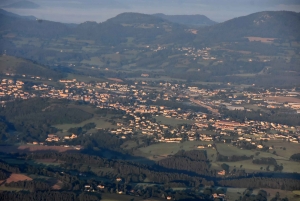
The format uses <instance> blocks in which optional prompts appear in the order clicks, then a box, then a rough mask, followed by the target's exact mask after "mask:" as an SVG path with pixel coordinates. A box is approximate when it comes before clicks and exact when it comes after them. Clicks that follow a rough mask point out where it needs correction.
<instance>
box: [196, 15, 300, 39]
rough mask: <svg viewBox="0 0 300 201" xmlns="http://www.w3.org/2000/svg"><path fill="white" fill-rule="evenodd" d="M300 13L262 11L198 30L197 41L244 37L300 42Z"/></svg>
mask: <svg viewBox="0 0 300 201" xmlns="http://www.w3.org/2000/svg"><path fill="white" fill-rule="evenodd" d="M299 24H300V13H296V12H291V11H264V12H258V13H254V14H250V15H247V16H243V17H238V18H234V19H231V20H228V21H226V22H223V23H219V24H216V25H214V26H211V27H207V28H205V29H204V28H202V29H199V32H198V33H199V35H198V39H200V40H205V39H206V40H209V41H234V40H237V39H242V38H244V37H266V38H281V39H282V38H285V39H294V40H300V34H299V33H300V26H299Z"/></svg>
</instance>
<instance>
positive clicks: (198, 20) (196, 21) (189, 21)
mask: <svg viewBox="0 0 300 201" xmlns="http://www.w3.org/2000/svg"><path fill="white" fill-rule="evenodd" d="M153 16H156V17H160V18H163V19H166V20H168V21H170V22H174V23H178V24H184V25H188V26H196V27H198V26H210V25H214V24H217V22H215V21H213V20H211V19H209V18H208V17H206V16H205V15H199V14H197V15H165V14H163V13H156V14H153Z"/></svg>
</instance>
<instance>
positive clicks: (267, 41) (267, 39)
mask: <svg viewBox="0 0 300 201" xmlns="http://www.w3.org/2000/svg"><path fill="white" fill-rule="evenodd" d="M246 38H248V40H249V41H250V42H253V41H259V42H262V43H272V42H273V41H274V40H275V39H276V38H262V37H246Z"/></svg>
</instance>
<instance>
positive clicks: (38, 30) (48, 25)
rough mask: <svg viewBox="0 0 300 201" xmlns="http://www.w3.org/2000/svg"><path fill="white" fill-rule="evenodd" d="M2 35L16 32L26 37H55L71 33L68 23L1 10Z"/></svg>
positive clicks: (0, 26)
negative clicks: (35, 18) (27, 16)
mask: <svg viewBox="0 0 300 201" xmlns="http://www.w3.org/2000/svg"><path fill="white" fill-rule="evenodd" d="M0 30H1V35H6V34H16V35H20V36H25V37H39V38H48V39H49V38H53V37H59V36H64V35H66V34H69V33H70V32H69V31H70V27H69V26H68V25H67V24H63V23H59V22H52V21H47V20H32V18H31V17H29V18H26V17H21V16H19V15H15V14H13V13H10V12H3V11H1V12H0Z"/></svg>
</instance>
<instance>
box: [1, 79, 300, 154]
mask: <svg viewBox="0 0 300 201" xmlns="http://www.w3.org/2000/svg"><path fill="white" fill-rule="evenodd" d="M38 79H40V78H38ZM59 83H61V84H63V85H64V88H63V89H56V88H55V87H53V86H50V85H47V84H39V85H36V84H35V85H33V86H32V87H31V90H29V91H25V90H24V82H23V81H20V80H16V81H14V80H13V79H2V81H1V85H0V97H1V98H2V106H3V107H5V102H6V101H11V100H13V99H28V98H34V97H48V98H58V99H68V100H71V101H83V102H86V103H89V104H92V105H95V106H96V107H97V108H109V109H114V110H122V111H124V112H125V113H126V114H127V115H129V116H131V120H128V121H126V122H117V128H116V129H110V130H109V132H110V133H111V134H113V135H118V136H119V137H120V138H122V139H126V138H127V136H129V135H131V136H133V135H136V134H140V135H147V136H151V138H153V140H154V141H155V142H161V143H162V142H164V143H180V142H182V141H203V142H211V143H209V144H207V143H206V144H205V145H202V144H201V143H200V142H199V146H198V148H199V149H201V148H204V147H207V146H208V147H212V148H213V146H212V144H213V142H214V141H218V142H228V136H234V137H233V138H230V142H231V143H233V144H235V145H236V146H237V145H238V143H237V142H239V141H245V142H247V143H249V144H251V145H254V146H256V147H257V149H263V148H266V147H263V145H262V143H261V141H262V140H274V139H280V140H285V141H289V142H293V143H299V140H300V136H299V127H297V126H291V125H283V124H278V123H274V122H266V121H254V120H247V119H244V121H243V122H237V121H233V120H231V119H230V118H225V119H222V118H221V116H220V114H219V113H218V112H216V111H217V110H218V109H219V108H220V107H225V108H227V109H228V110H247V111H251V110H252V109H249V108H246V107H245V106H242V105H245V104H246V105H247V104H248V105H249V103H251V104H252V105H255V106H257V107H260V108H264V107H265V108H273V107H276V108H288V109H289V110H290V111H294V112H295V113H300V110H299V109H300V103H298V102H285V103H282V102H276V101H275V100H276V97H283V98H291V97H292V98H294V99H291V100H296V97H299V95H300V93H299V92H297V91H295V90H294V89H292V90H286V89H277V90H275V91H273V92H270V91H269V90H265V91H264V92H259V93H253V92H247V91H242V92H237V91H234V90H233V89H226V88H224V89H217V90H208V89H199V88H198V87H193V86H187V85H186V84H177V83H176V84H173V83H170V82H165V83H163V82H160V83H159V84H156V85H155V83H149V82H148V83H147V82H144V81H142V82H137V81H136V82H133V83H132V84H124V83H111V82H97V83H85V82H82V81H77V80H76V79H71V80H59ZM149 86H151V87H149ZM153 87H156V88H157V89H161V92H160V93H158V92H157V91H155V90H153ZM199 97H201V99H200V98H199ZM192 99H193V100H194V99H198V102H199V103H200V104H201V106H205V108H207V109H208V113H205V112H195V111H192V110H189V109H183V108H170V107H168V106H165V105H158V104H156V102H157V101H159V100H164V101H168V100H175V101H176V102H179V103H183V104H193V105H195V104H196V103H197V102H194V103H193V102H189V100H192ZM129 100H130V103H129V102H127V101H129ZM149 101H151V103H152V104H151V105H148V104H147V102H149ZM149 115H150V117H149ZM158 116H161V117H164V118H167V119H176V120H184V121H189V122H190V123H189V124H187V123H183V124H182V125H178V126H174V125H173V126H171V125H168V124H166V123H162V122H159V121H156V119H155V117H158ZM100 129H101V128H100ZM76 137H77V135H76V134H70V135H69V136H65V137H64V138H59V137H57V136H56V135H55V134H49V135H48V138H47V139H45V142H60V141H65V140H72V139H75V138H76ZM33 144H44V142H33ZM66 146H67V145H66ZM75 148H76V149H80V147H75ZM269 148H270V149H272V147H267V149H269Z"/></svg>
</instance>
